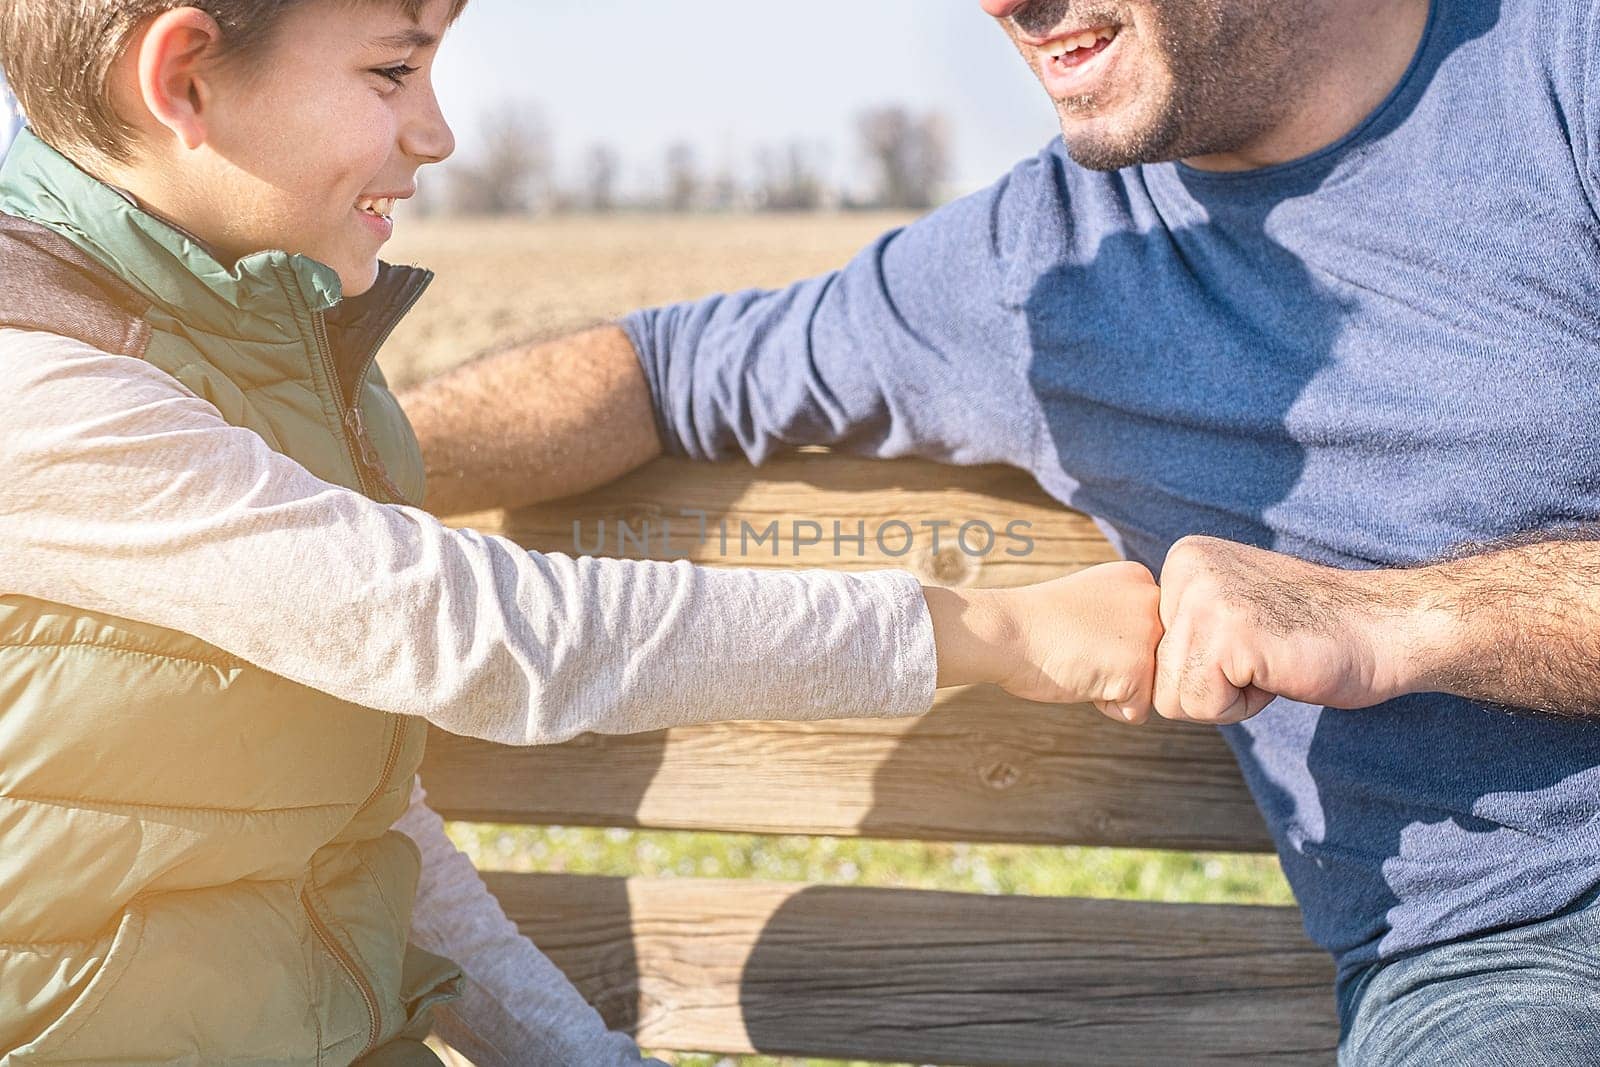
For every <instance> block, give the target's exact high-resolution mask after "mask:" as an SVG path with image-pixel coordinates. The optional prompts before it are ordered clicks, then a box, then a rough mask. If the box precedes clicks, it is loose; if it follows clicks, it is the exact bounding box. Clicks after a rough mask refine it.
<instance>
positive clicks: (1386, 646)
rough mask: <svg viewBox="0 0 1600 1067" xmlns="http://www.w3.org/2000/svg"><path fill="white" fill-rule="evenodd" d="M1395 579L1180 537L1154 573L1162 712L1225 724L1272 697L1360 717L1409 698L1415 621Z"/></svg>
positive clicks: (1157, 705)
mask: <svg viewBox="0 0 1600 1067" xmlns="http://www.w3.org/2000/svg"><path fill="white" fill-rule="evenodd" d="M1399 573H1403V572H1392V571H1343V570H1337V569H1334V568H1330V567H1322V566H1318V565H1316V564H1313V563H1307V562H1305V561H1303V560H1299V559H1295V558H1293V557H1292V556H1284V555H1280V554H1278V553H1275V552H1268V551H1266V550H1264V549H1259V548H1253V547H1251V546H1248V545H1240V544H1234V543H1233V542H1230V541H1223V540H1219V539H1217V538H1214V537H1185V538H1184V539H1183V540H1181V541H1179V542H1178V543H1177V544H1175V545H1173V546H1172V549H1171V551H1170V552H1168V553H1167V559H1166V563H1165V565H1164V567H1163V569H1162V574H1161V622H1162V625H1163V626H1164V627H1165V629H1166V633H1165V636H1163V637H1162V638H1161V645H1160V648H1159V649H1158V651H1157V655H1156V684H1155V708H1156V711H1157V713H1159V714H1160V715H1162V716H1163V717H1164V718H1168V719H1181V720H1186V721H1189V722H1200V723H1211V724H1214V725H1222V724H1226V723H1236V722H1242V721H1243V720H1245V719H1248V718H1250V717H1251V716H1253V715H1255V714H1256V713H1257V712H1259V711H1260V710H1261V709H1262V708H1264V707H1266V706H1267V704H1268V703H1270V702H1271V701H1272V700H1273V699H1274V698H1275V697H1279V696H1282V697H1287V698H1289V699H1290V700H1298V701H1303V702H1305V703H1308V704H1325V705H1328V706H1331V707H1336V708H1364V707H1368V706H1370V705H1373V704H1379V703H1382V702H1383V701H1385V700H1389V699H1392V698H1393V697H1396V696H1399V695H1401V694H1403V693H1405V692H1409V691H1410V689H1409V688H1408V684H1409V680H1408V675H1409V671H1410V657H1411V649H1412V647H1413V645H1414V643H1415V640H1414V639H1415V634H1414V633H1413V631H1412V628H1411V625H1410V623H1411V620H1412V619H1413V614H1414V613H1413V611H1412V609H1411V608H1409V607H1408V606H1407V602H1406V598H1405V595H1404V594H1403V591H1402V589H1401V586H1400V584H1399V583H1398V582H1397V581H1396V575H1397V574H1399Z"/></svg>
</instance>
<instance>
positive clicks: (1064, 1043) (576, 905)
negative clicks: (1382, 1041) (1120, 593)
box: [423, 453, 1338, 1067]
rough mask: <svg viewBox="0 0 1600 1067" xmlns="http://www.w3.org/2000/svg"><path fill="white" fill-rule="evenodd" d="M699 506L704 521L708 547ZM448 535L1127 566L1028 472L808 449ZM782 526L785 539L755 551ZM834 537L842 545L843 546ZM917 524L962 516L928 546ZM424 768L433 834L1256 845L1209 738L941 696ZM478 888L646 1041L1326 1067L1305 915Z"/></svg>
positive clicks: (886, 897)
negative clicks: (907, 714) (890, 706)
mask: <svg viewBox="0 0 1600 1067" xmlns="http://www.w3.org/2000/svg"><path fill="white" fill-rule="evenodd" d="M692 512H704V513H705V524H706V525H705V527H704V532H705V534H706V536H705V540H704V543H702V542H701V540H700V537H701V532H702V528H701V526H700V522H701V519H700V517H699V516H698V515H695V514H691V513H692ZM454 521H455V522H457V523H458V524H459V525H468V526H472V527H474V528H477V529H480V530H484V531H486V532H491V533H499V534H504V535H505V536H508V537H511V538H512V539H514V540H516V541H517V542H519V543H520V544H522V545H524V546H526V547H528V548H531V549H539V550H542V551H562V552H568V553H571V552H573V551H574V547H575V544H577V545H580V546H582V547H584V548H586V549H589V550H593V549H594V548H595V546H596V544H597V542H598V540H599V537H600V531H601V529H602V526H601V524H602V523H603V524H605V525H604V529H605V531H606V534H607V537H608V540H607V543H606V545H605V547H604V549H603V550H602V552H601V553H599V554H605V555H619V554H620V555H629V556H634V557H639V558H644V557H646V556H648V557H649V558H663V557H665V556H669V555H670V556H674V557H676V556H685V557H687V558H690V559H695V560H699V561H704V562H713V563H725V562H737V563H739V564H742V565H751V566H774V567H814V566H829V567H838V568H842V569H868V568H875V567H884V566H899V567H905V568H907V569H910V570H912V571H914V572H915V573H917V574H918V575H919V576H920V577H922V578H923V579H924V580H925V581H929V582H938V583H941V584H956V585H960V584H979V585H994V586H999V585H1018V584H1023V583H1027V582H1032V581H1038V580H1041V579H1044V578H1047V577H1052V576H1055V575H1059V574H1062V573H1065V572H1068V571H1070V570H1074V569H1077V568H1080V567H1083V566H1087V565H1091V564H1094V563H1099V562H1104V561H1106V560H1109V559H1112V558H1114V554H1113V553H1112V550H1111V548H1110V546H1109V545H1108V544H1107V543H1106V542H1105V540H1104V538H1103V537H1102V536H1101V535H1100V533H1099V531H1098V530H1097V529H1096V528H1095V526H1094V525H1093V523H1091V522H1090V521H1089V520H1087V519H1086V518H1084V517H1083V516H1081V515H1076V514H1074V513H1071V512H1068V511H1066V510H1064V509H1062V508H1061V507H1060V506H1058V505H1057V504H1055V503H1054V502H1053V501H1051V500H1050V499H1049V498H1047V497H1046V496H1044V495H1043V494H1042V493H1041V492H1040V491H1039V490H1038V489H1037V488H1036V487H1035V486H1034V485H1033V483H1032V482H1031V480H1030V479H1028V478H1027V477H1026V476H1025V475H1022V474H1020V473H1018V472H1015V471H1011V470H1007V469H1001V468H987V467H986V468H970V469H952V468H948V467H936V466H932V465H929V464H924V463H919V462H911V461H902V462H876V461H864V460H854V459H848V458H845V457H839V456H825V455H815V454H809V453H801V454H796V455H794V456H790V457H786V458H784V459H781V460H778V461H774V462H773V463H771V464H769V465H767V466H766V467H763V468H761V469H760V470H755V469H752V468H750V467H747V466H743V465H738V466H734V465H707V464H690V463H685V462H679V461H671V460H663V461H660V462H658V463H655V464H652V465H651V466H650V467H648V468H646V469H644V470H642V471H640V472H638V473H636V474H635V475H633V476H631V477H629V478H627V479H625V480H623V481H621V482H619V483H617V484H615V485H613V486H610V487H607V488H605V489H603V490H600V491H598V492H595V493H592V494H590V495H587V496H584V497H579V498H574V499H572V500H568V501H562V502H561V503H559V504H557V505H552V506H548V507H542V508H538V509H531V510H528V511H525V512H518V513H512V514H502V513H486V514H483V515H475V516H464V517H461V518H459V519H457V520H454ZM773 522H777V523H778V535H779V536H778V537H777V538H776V539H775V540H768V539H765V538H763V539H762V540H760V541H759V542H758V543H756V547H755V548H754V549H752V547H751V546H752V540H751V538H752V537H753V536H757V535H761V534H764V533H767V532H768V531H769V528H770V527H771V524H772V523H773ZM835 522H838V523H840V530H839V532H840V533H841V534H843V535H844V536H845V537H846V538H847V540H845V541H841V542H837V543H836V542H835V539H834V534H835V531H834V528H833V524H834V523H835ZM896 522H901V523H905V524H907V526H909V527H910V528H911V530H912V531H914V534H915V536H914V537H913V538H910V539H908V538H907V537H906V534H905V531H904V530H902V529H901V528H900V527H899V526H897V525H895V523H896ZM925 522H948V523H950V525H949V526H946V527H942V528H941V532H942V534H943V544H942V545H941V548H940V551H939V552H937V553H934V552H933V551H932V545H931V532H932V528H931V527H926V526H923V525H922V524H923V523H925ZM966 522H979V523H983V524H986V525H987V527H988V528H989V529H992V530H994V531H996V534H997V540H996V544H995V545H994V546H993V548H992V550H991V551H990V552H989V553H988V554H987V555H978V554H976V552H977V549H979V548H980V547H982V545H983V543H984V541H985V537H984V534H983V527H982V526H974V527H972V528H970V529H969V531H968V532H969V536H968V538H967V541H966V549H968V550H971V551H972V552H973V553H974V554H969V552H968V551H967V550H964V549H963V548H962V547H961V546H959V545H957V544H956V543H955V541H954V538H955V535H956V534H957V533H958V528H959V526H960V525H961V524H963V523H966ZM1013 522H1022V523H1027V524H1028V525H1027V526H1025V527H1010V529H1011V530H1012V531H1013V532H1016V533H1021V534H1022V535H1024V536H1027V537H1029V538H1031V539H1032V550H1031V551H1030V552H1027V553H1026V554H1021V551H1020V547H1019V542H1017V541H1009V542H1008V541H1006V540H1005V531H1007V529H1008V526H1010V524H1012V523H1013ZM575 523H576V524H577V526H576V529H575V527H574V524H575ZM796 523H799V524H801V525H800V526H798V527H797V526H796V525H795V524H796ZM619 524H621V525H619ZM746 524H748V532H747V530H746ZM812 524H815V526H817V527H819V528H820V529H813V525H812ZM858 524H861V525H859V526H858ZM723 529H726V530H727V531H728V533H729V543H728V545H727V550H726V551H724V545H723V540H722V533H721V531H722V530H723ZM647 530H648V531H649V535H648V538H646V536H645V531H647ZM863 530H864V532H865V537H864V539H863V541H862V543H861V544H860V548H859V555H858V547H857V543H856V542H855V541H854V540H853V538H854V536H855V535H856V534H857V533H858V532H861V531H863ZM880 532H882V533H884V537H883V538H882V539H881V542H880V539H879V537H878V536H877V535H878V534H879V533H880ZM618 534H621V535H622V536H621V537H618V536H617V535H618ZM795 534H798V535H799V536H798V538H796V536H794V535H795ZM813 536H815V537H816V538H817V539H818V543H816V544H806V543H804V542H809V541H810V540H811V539H812V537H813ZM741 537H742V538H743V547H742V551H743V554H740V548H739V546H740V544H741ZM647 540H648V548H646V547H645V542H646V541H647ZM797 540H798V541H799V542H801V543H800V544H799V545H798V546H797V545H796V541H797ZM908 541H909V542H910V543H911V544H912V546H913V547H912V548H911V549H910V551H906V552H902V549H904V547H905V546H906V544H907V543H908ZM841 545H842V547H843V552H842V554H840V553H839V549H840V547H841ZM1008 548H1009V549H1011V550H1012V553H1014V554H1012V553H1008ZM774 549H775V550H776V551H774ZM423 775H424V780H425V783H426V785H427V787H428V790H429V793H430V795H431V797H432V799H433V802H434V804H435V805H436V806H437V807H438V808H439V810H440V811H442V812H443V813H444V814H445V816H446V817H447V818H452V819H464V820H474V821H488V822H500V823H519V824H526V825H564V826H605V827H648V828H662V829H675V830H709V831H735V832H754V833H770V834H828V835H838V836H862V837H876V838H896V839H917V840H939V841H966V842H1024V843H1030V844H1046V845H1049V844H1055V845H1117V846H1125V847H1139V848H1177V849H1207V850H1211V849H1215V850H1228V851H1242V852H1263V851H1270V848H1271V845H1270V842H1269V840H1268V837H1267V834H1266V831H1265V829H1264V827H1263V825H1262V822H1261V817H1260V815H1259V814H1258V812H1257V811H1256V809H1255V806H1254V805H1253V803H1252V802H1251V800H1250V797H1249V795H1248V793H1247V792H1246V791H1245V788H1244V785H1243V783H1242V781H1241V779H1240V776H1239V772H1238V770H1237V768H1236V766H1235V764H1234V761H1233V758H1232V756H1231V755H1230V753H1229V752H1228V751H1227V748H1226V746H1225V745H1224V744H1223V742H1222V740H1221V738H1220V736H1219V735H1218V734H1217V733H1216V732H1215V731H1214V730H1211V729H1206V728H1198V727H1185V726H1175V725H1172V724H1166V723H1158V724H1153V725H1151V726H1147V727H1144V728H1140V729H1134V728H1129V727H1125V726H1118V725H1116V724H1114V723H1111V722H1109V721H1108V720H1105V719H1103V718H1102V717H1100V716H1099V715H1098V714H1096V713H1095V712H1094V711H1093V710H1092V709H1088V708H1082V709H1076V708H1075V709H1067V710H1062V709H1054V708H1048V707H1042V706H1038V705H1032V704H1027V703H1024V702H1022V701H1017V700H1014V699H1012V698H1010V697H1008V696H1006V695H1005V694H1004V693H1002V692H1000V691H998V690H995V689H991V688H988V687H974V688H970V689H965V690H948V691H945V692H942V693H941V694H940V699H939V701H938V703H937V706H936V707H935V709H934V711H932V712H931V713H930V714H928V715H927V716H924V717H923V718H920V719H916V720H892V721H884V720H878V721H873V720H861V721H849V722H829V723H810V724H802V723H770V722H761V723H735V724H719V725H712V726H702V727H693V728H685V729H678V730H671V731H666V732H663V733H658V734H646V735H637V736H632V737H598V736H586V737H583V738H579V739H578V740H575V741H573V742H571V743H568V744H565V745H560V746H555V747H549V748H543V749H509V748H499V747H496V746H493V745H488V744H484V743H480V742H474V741H466V740H462V739H460V738H455V737H450V736H448V735H444V734H439V733H435V735H434V737H433V739H432V740H431V742H430V751H429V756H428V761H427V763H426V765H425V767H424V770H423ZM487 878H488V881H489V884H490V887H491V888H492V889H493V891H494V892H495V893H496V894H497V895H498V896H499V897H500V899H501V900H502V901H503V902H504V903H505V905H506V908H507V911H508V913H509V914H510V915H511V916H512V918H513V919H515V920H516V921H517V922H518V923H519V924H520V926H521V927H522V929H523V931H524V932H525V933H527V934H528V935H529V936H530V937H532V938H533V939H534V940H535V942H537V943H538V944H539V945H540V946H541V947H542V948H544V950H545V951H546V952H548V953H549V954H550V955H551V957H552V958H553V959H554V960H555V961H556V962H557V963H558V964H559V965H560V966H561V967H562V968H563V969H564V970H565V971H566V972H567V974H568V975H569V976H571V978H572V979H573V980H574V981H575V982H576V983H577V984H578V986H579V987H580V988H581V989H582V990H583V991H584V992H585V994H586V995H587V996H588V997H589V998H590V999H591V1001H592V1002H594V1003H595V1004H596V1005H597V1006H598V1007H599V1008H600V1009H601V1011H602V1013H603V1014H605V1016H606V1017H607V1019H608V1021H610V1022H611V1023H612V1024H613V1025H614V1026H620V1027H626V1028H629V1029H631V1030H632V1031H633V1032H634V1033H635V1034H636V1035H637V1036H638V1038H639V1040H640V1042H641V1044H643V1045H645V1046H646V1047H650V1048H658V1049H681V1050H694V1051H705V1052H728V1053H738V1052H751V1051H761V1052H766V1053H772V1054H786V1055H810V1056H828V1057H838V1058H854V1059H869V1060H890V1061H915V1062H918V1063H927V1064H982V1065H995V1067H1025V1065H1028V1067H1031V1065H1042V1064H1052V1065H1053V1064H1085V1065H1088V1064H1094V1065H1102V1064H1104V1065H1111V1064H1130V1065H1144V1064H1187V1063H1204V1062H1211V1061H1217V1060H1223V1059H1238V1058H1243V1059H1245V1060H1246V1061H1247V1062H1250V1063H1284V1064H1288V1063H1293V1064H1306V1063H1313V1064H1314V1063H1330V1062H1331V1061H1332V1058H1333V1049H1334V1046H1335V1044H1336V1041H1337V1031H1338V1027H1337V1023H1336V1021H1335V1019H1334V1014H1333V1004H1332V980H1333V974H1332V965H1331V963H1330V962H1329V961H1328V959H1327V957H1326V956H1325V955H1324V954H1323V953H1322V952H1321V951H1320V950H1318V949H1317V948H1316V947H1315V946H1313V945H1312V944H1311V943H1310V942H1309V941H1308V940H1307V939H1306V937H1305V935H1304V933H1303V932H1302V930H1301V926H1300V917H1299V913H1298V912H1297V911H1296V910H1295V909H1293V908H1284V907H1265V906H1235V905H1202V904H1152V903H1143V902H1132V901H1110V900H1081V899H1067V898H1038V897H1002V896H982V895H977V894H965V893H940V892H926V891H917V890H899V889H863V888H839V887H827V886H817V885H790V884H773V883H767V882H755V881H737V880H732V881H730V880H718V881H713V880H701V879H657V880H652V879H641V878H627V879H617V878H601V877H591V876H574V875H543V874H503V873H496V874H490V875H488V876H487Z"/></svg>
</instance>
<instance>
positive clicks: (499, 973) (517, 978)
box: [395, 782, 659, 1067]
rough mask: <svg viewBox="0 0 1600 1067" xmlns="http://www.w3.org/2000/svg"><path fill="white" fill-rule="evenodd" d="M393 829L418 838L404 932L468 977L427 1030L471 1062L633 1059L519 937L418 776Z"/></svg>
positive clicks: (512, 1064)
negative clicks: (416, 871)
mask: <svg viewBox="0 0 1600 1067" xmlns="http://www.w3.org/2000/svg"><path fill="white" fill-rule="evenodd" d="M395 829H396V830H399V831H400V832H402V833H404V834H405V835H406V836H407V837H409V838H411V839H412V841H414V842H416V845H417V850H418V851H419V852H420V853H421V855H422V876H421V879H420V881H419V882H418V884H417V897H416V904H415V905H414V907H413V909H412V913H411V915H412V918H411V939H412V941H414V942H415V943H416V944H417V946H418V947H420V948H422V949H425V950H427V951H429V952H432V953H434V954H435V955H439V956H444V957H446V958H448V959H450V960H453V961H455V963H456V964H457V965H458V966H460V968H461V970H462V972H463V973H464V974H465V976H466V982H465V987H464V989H463V991H462V996H461V999H460V1000H458V1001H454V1002H451V1003H449V1004H444V1005H441V1006H440V1007H439V1008H436V1009H435V1010H434V1029H435V1030H436V1031H437V1032H438V1034H439V1036H440V1037H442V1038H444V1040H445V1041H446V1042H448V1043H449V1044H450V1045H451V1047H453V1048H454V1049H455V1050H456V1051H457V1052H460V1053H462V1054H463V1055H464V1056H466V1057H467V1058H468V1059H470V1060H471V1061H472V1062H473V1063H474V1064H476V1065H477V1067H517V1065H519V1064H525V1063H550V1064H556V1063H573V1064H578V1063H581V1064H585V1065H586V1067H640V1065H641V1064H654V1065H657V1067H659V1063H658V1061H656V1060H645V1059H642V1057H641V1055H640V1053H639V1047H638V1046H637V1045H635V1044H634V1042H633V1039H632V1038H630V1037H628V1036H627V1035H626V1034H620V1033H615V1032H613V1031H610V1030H608V1029H607V1028H606V1024H605V1021H604V1020H603V1019H601V1018H600V1013H599V1012H597V1011H595V1010H594V1008H592V1007H590V1006H589V1004H588V1002H587V1001H585V1000H584V999H583V995H582V994H581V993H579V992H578V990H577V989H576V988H575V987H574V986H573V985H572V983H571V982H570V981H568V980H567V976H566V975H564V974H562V973H561V971H560V970H558V969H557V968H556V966H555V964H553V963H551V962H550V960H549V958H548V957H546V956H545V954H544V953H542V952H540V951H539V950H538V949H537V948H535V947H534V945H533V942H531V941H529V940H528V939H527V938H525V937H523V936H522V934H521V933H520V932H519V931H518V930H517V928H516V926H515V925H514V924H513V923H512V922H511V920H510V919H508V918H506V914H505V912H504V911H503V910H502V909H501V907H500V902H499V901H497V900H496V899H495V898H494V897H493V896H492V895H491V894H490V893H489V890H488V888H487V887H486V886H485V885H484V884H483V879H482V878H480V877H479V876H478V872H477V870H476V869H475V868H474V867H473V866H472V861H471V860H469V859H467V857H466V856H464V855H462V854H461V852H460V850H458V849H457V848H456V847H455V845H454V844H453V843H452V842H451V841H450V839H449V838H448V837H447V836H445V831H444V822H443V821H442V820H441V819H440V818H439V816H438V815H437V814H435V813H434V812H433V810H432V809H430V808H429V807H428V805H427V795H426V794H425V793H424V792H423V789H422V784H421V782H417V783H415V784H414V785H413V787H412V793H411V807H410V808H409V809H407V811H406V813H405V814H404V815H403V816H401V817H400V820H399V821H398V822H397V823H395Z"/></svg>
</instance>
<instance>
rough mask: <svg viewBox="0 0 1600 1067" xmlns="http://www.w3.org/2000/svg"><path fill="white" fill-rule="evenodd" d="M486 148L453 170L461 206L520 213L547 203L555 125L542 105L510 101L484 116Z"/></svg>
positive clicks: (454, 191) (456, 198)
mask: <svg viewBox="0 0 1600 1067" xmlns="http://www.w3.org/2000/svg"><path fill="white" fill-rule="evenodd" d="M481 128H482V130H483V137H482V144H483V147H482V150H481V151H480V152H479V153H478V156H477V158H476V160H474V161H473V162H471V163H463V164H458V165H456V166H455V167H454V168H453V169H452V170H451V172H450V176H451V194H452V195H451V200H452V202H453V206H454V208H455V210H456V211H457V212H460V213H462V214H470V215H514V214H519V213H522V212H526V211H537V210H541V209H543V208H544V207H546V206H547V205H548V203H549V201H550V197H551V194H552V185H551V169H552V165H553V162H554V156H553V152H552V150H551V144H550V128H549V126H547V125H546V124H545V121H544V117H543V115H542V114H541V113H540V112H539V109H538V108H537V107H534V106H532V105H527V104H520V105H519V104H504V105H501V106H500V107H498V108H495V109H494V110H493V111H490V112H489V113H488V114H486V115H485V116H484V119H483V122H482V124H481Z"/></svg>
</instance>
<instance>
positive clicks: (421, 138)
mask: <svg viewBox="0 0 1600 1067" xmlns="http://www.w3.org/2000/svg"><path fill="white" fill-rule="evenodd" d="M400 146H401V148H403V149H405V152H406V154H407V155H408V156H411V157H412V158H414V159H420V160H422V161H423V162H424V163H438V162H441V161H442V160H446V159H449V158H450V156H451V155H452V154H453V153H454V152H455V150H456V135H455V132H454V131H453V130H451V129H450V124H449V123H448V122H446V121H445V117H444V113H443V112H442V111H440V110H439V101H438V98H437V97H434V96H432V95H431V94H430V95H429V98H428V101H427V103H426V104H425V105H423V106H422V108H421V109H420V110H419V112H418V113H417V114H416V116H415V117H413V118H412V120H411V121H410V122H408V123H407V124H406V127H405V132H404V134H403V136H402V138H401V143H400Z"/></svg>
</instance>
